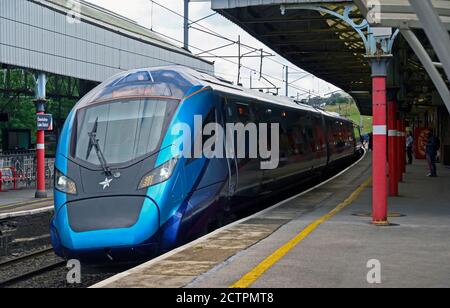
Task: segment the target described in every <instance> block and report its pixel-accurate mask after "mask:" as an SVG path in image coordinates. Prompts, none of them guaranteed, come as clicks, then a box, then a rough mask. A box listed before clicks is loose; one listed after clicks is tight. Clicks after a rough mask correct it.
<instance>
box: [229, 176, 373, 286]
mask: <svg viewBox="0 0 450 308" xmlns="http://www.w3.org/2000/svg"><path fill="white" fill-rule="evenodd" d="M371 183H372V177H370V178H369V179H367V180H366V181H365V182H364V183H363V184H361V185H360V186H359V187H358V188H357V189H356V190H355V191H354V192H353V193H352V194H351V195H350V197H348V198H347V199H345V200H344V202H342V203H341V204H339V205H338V206H337V207H336V208H334V209H333V210H332V211H331V212H329V213H328V214H326V215H324V216H322V217H321V218H319V219H318V220H316V221H314V222H313V223H311V224H310V225H308V226H307V227H306V228H305V229H303V230H302V231H301V232H300V233H299V234H298V235H297V236H295V237H294V238H293V239H292V240H290V241H289V242H287V243H286V244H285V245H283V246H282V247H280V248H279V249H278V250H277V251H275V252H274V253H273V254H272V255H270V256H269V257H267V258H266V259H265V260H264V261H262V262H261V263H260V264H258V265H257V266H256V267H255V268H253V269H252V270H251V271H250V272H248V273H247V274H245V275H244V276H243V277H242V278H241V279H239V280H238V281H237V282H236V283H234V284H232V285H231V286H230V288H236V289H244V288H248V287H250V286H251V285H252V284H254V283H255V282H256V281H257V280H258V279H259V278H260V277H261V276H262V275H263V274H264V273H265V272H266V271H268V270H269V269H270V268H271V267H272V266H273V265H275V264H276V263H277V262H278V261H280V260H281V259H282V258H283V257H284V256H285V255H287V254H288V253H289V252H290V251H291V250H292V249H294V248H295V247H296V246H297V245H298V244H299V243H301V242H302V241H303V240H304V239H305V238H306V237H308V235H310V234H311V233H312V232H314V230H316V229H317V228H318V227H319V226H320V225H321V224H322V223H324V222H326V221H327V220H329V219H330V218H332V217H333V216H335V215H336V214H338V213H339V212H340V211H342V210H343V209H345V208H346V207H348V206H349V205H351V204H352V203H353V202H355V201H356V199H357V198H358V197H359V195H360V194H361V193H362V192H363V191H364V190H365V189H366V188H367V187H369V185H370V184H371Z"/></svg>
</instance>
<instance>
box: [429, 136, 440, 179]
mask: <svg viewBox="0 0 450 308" xmlns="http://www.w3.org/2000/svg"><path fill="white" fill-rule="evenodd" d="M438 143H439V142H438V139H437V138H436V137H435V136H434V134H433V132H431V131H430V134H429V135H428V142H427V146H426V151H425V152H426V154H427V162H428V166H429V168H430V174H428V177H432V178H435V177H437V167H436V156H437V152H438V151H439V147H440V146H439V144H438Z"/></svg>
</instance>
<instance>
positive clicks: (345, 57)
mask: <svg viewBox="0 0 450 308" xmlns="http://www.w3.org/2000/svg"><path fill="white" fill-rule="evenodd" d="M373 2H374V1H373V0H355V1H336V0H327V1H306V0H289V1H286V0H264V1H260V0H212V2H211V3H212V8H213V10H215V11H217V12H219V13H220V14H221V15H223V16H225V17H226V18H228V19H230V20H231V21H232V22H234V23H236V24H237V25H239V26H240V27H242V28H243V29H244V30H246V31H247V32H248V33H250V34H251V35H253V36H254V37H255V38H257V39H258V40H260V41H261V42H262V43H264V44H266V45H267V46H268V47H270V48H271V49H273V50H274V51H275V52H277V53H278V54H279V55H281V56H282V57H284V58H286V59H287V60H289V61H290V62H292V63H293V64H295V65H297V66H298V67H300V68H302V69H304V70H306V71H308V72H310V73H312V74H314V75H316V76H317V77H319V78H321V79H323V80H325V81H327V82H330V83H331V84H333V85H335V86H337V87H339V88H341V89H342V90H344V91H345V92H347V93H349V94H350V95H351V96H352V97H353V98H354V99H355V101H356V103H357V105H358V108H359V110H360V111H361V113H362V114H363V115H371V114H372V98H371V91H372V81H371V68H370V65H369V64H368V61H367V59H365V57H364V56H365V54H366V49H365V46H364V43H363V40H362V39H361V37H360V35H359V34H358V33H357V31H356V30H355V29H354V28H353V27H352V26H351V25H350V24H349V23H347V22H345V21H344V20H342V19H341V18H339V17H336V16H333V15H331V14H328V13H324V12H320V11H316V10H310V9H300V6H301V5H320V6H322V7H324V8H326V9H328V10H331V11H333V12H336V13H338V14H339V15H343V13H344V8H345V6H351V7H352V8H353V10H352V11H351V13H350V14H349V18H350V19H351V20H352V21H353V23H354V24H356V25H359V24H361V23H362V22H363V21H364V20H365V17H366V16H367V14H368V13H369V11H370V10H371V4H373ZM376 2H377V3H379V4H381V7H380V8H381V12H382V13H381V16H382V21H381V23H380V24H378V25H375V26H383V27H394V28H397V27H400V26H402V27H411V28H413V29H414V31H415V32H416V34H417V36H418V37H419V39H420V40H421V41H422V43H423V45H424V46H425V48H427V50H432V48H431V46H430V44H429V42H428V41H427V38H426V36H425V34H424V32H423V30H421V29H420V22H419V20H418V18H417V16H416V15H415V14H414V13H413V10H412V8H411V7H410V5H409V2H408V0H381V1H379V0H376ZM436 2H438V3H437V4H436V3H435V6H437V7H438V10H439V12H440V14H441V16H443V21H444V22H446V21H450V19H448V20H447V19H446V18H448V16H449V15H450V14H449V12H450V10H449V8H448V6H449V2H450V1H436ZM282 6H286V7H288V8H289V9H286V10H282ZM446 25H447V27H449V25H450V23H446ZM365 34H367V33H365ZM394 50H395V52H396V55H395V57H396V64H395V65H396V67H395V70H396V72H397V73H396V75H395V76H393V78H394V79H395V80H393V81H392V80H391V82H393V83H394V84H395V83H397V84H398V83H400V82H401V83H402V84H403V85H404V88H403V89H402V91H401V93H400V94H399V96H400V97H399V101H402V102H403V104H401V105H400V108H401V110H403V111H405V112H411V111H412V109H414V108H415V107H414V105H415V104H421V103H422V102H425V101H428V102H429V101H431V100H432V97H431V93H432V92H433V89H434V86H433V83H432V82H431V80H430V78H429V77H428V74H427V72H426V71H425V70H424V69H423V66H422V65H421V63H420V61H419V60H418V59H417V57H416V56H415V54H414V52H413V51H412V50H411V49H410V48H409V46H408V44H407V43H406V41H404V40H403V38H402V37H401V36H399V37H398V39H397V40H396V43H395V48H394ZM431 55H432V57H434V58H435V60H436V61H438V60H437V59H436V57H435V55H434V54H433V53H431ZM418 98H420V99H418Z"/></svg>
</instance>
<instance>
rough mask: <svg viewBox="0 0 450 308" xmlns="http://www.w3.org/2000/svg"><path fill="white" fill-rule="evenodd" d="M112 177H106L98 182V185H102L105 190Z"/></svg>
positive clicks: (109, 184) (109, 185)
mask: <svg viewBox="0 0 450 308" xmlns="http://www.w3.org/2000/svg"><path fill="white" fill-rule="evenodd" d="M112 181H113V179H108V178H106V179H105V181H103V182H101V183H98V184H99V185H101V186H103V190H105V189H106V188H107V187H111V182H112Z"/></svg>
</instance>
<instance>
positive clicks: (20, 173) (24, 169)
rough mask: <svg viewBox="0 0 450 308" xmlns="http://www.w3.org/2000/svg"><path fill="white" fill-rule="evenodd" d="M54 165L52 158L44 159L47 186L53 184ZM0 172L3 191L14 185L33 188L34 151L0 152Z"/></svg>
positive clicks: (50, 186) (34, 172)
mask: <svg viewBox="0 0 450 308" xmlns="http://www.w3.org/2000/svg"><path fill="white" fill-rule="evenodd" d="M54 165H55V159H54V158H46V159H45V179H46V186H47V188H52V186H53V174H54ZM0 174H2V177H3V183H2V190H3V191H4V190H10V189H14V187H16V188H17V189H26V188H34V187H35V186H36V153H35V152H34V151H27V152H23V151H22V152H8V153H2V154H0ZM13 175H15V176H13ZM13 178H14V179H13ZM0 180H2V179H0ZM14 181H16V183H14ZM14 184H16V185H14Z"/></svg>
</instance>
